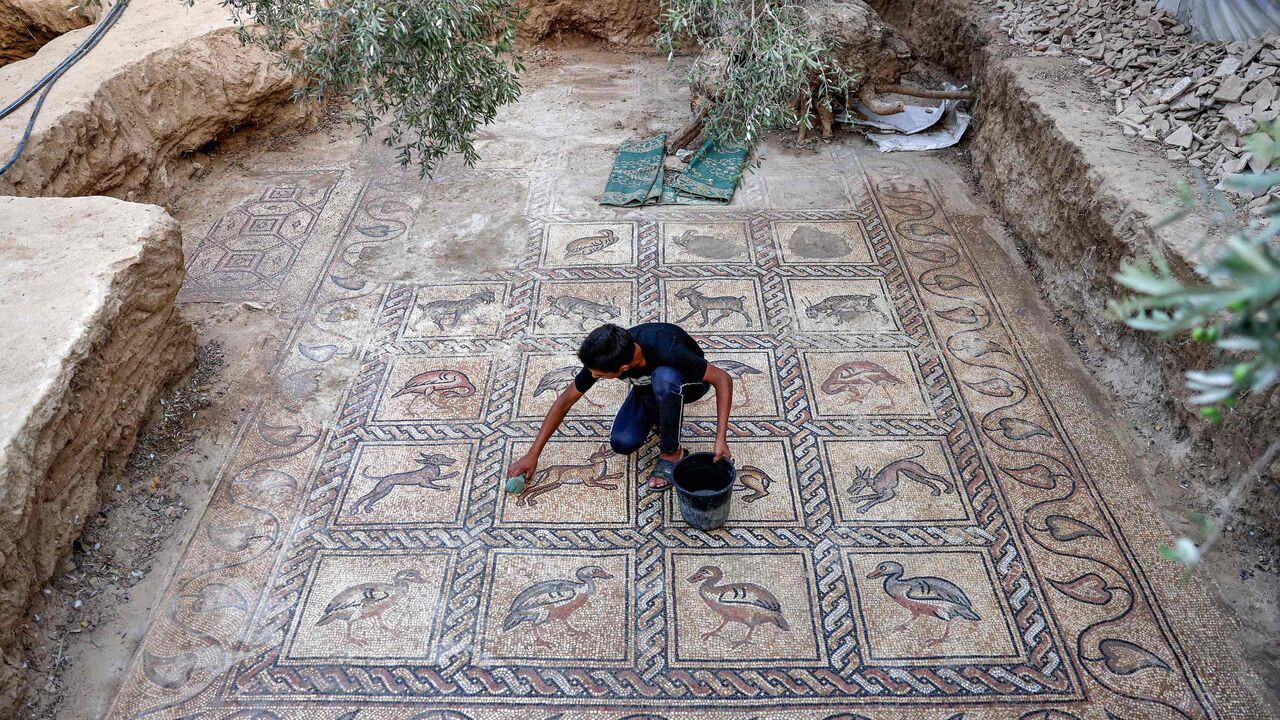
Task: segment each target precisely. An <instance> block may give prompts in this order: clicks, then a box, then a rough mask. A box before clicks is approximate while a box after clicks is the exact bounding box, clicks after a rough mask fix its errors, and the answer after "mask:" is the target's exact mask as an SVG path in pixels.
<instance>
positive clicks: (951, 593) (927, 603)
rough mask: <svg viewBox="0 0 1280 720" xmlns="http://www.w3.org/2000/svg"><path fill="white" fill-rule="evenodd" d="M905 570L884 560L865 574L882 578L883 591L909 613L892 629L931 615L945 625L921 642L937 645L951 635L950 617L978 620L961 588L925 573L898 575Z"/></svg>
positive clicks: (897, 564) (871, 578)
mask: <svg viewBox="0 0 1280 720" xmlns="http://www.w3.org/2000/svg"><path fill="white" fill-rule="evenodd" d="M904 572H905V570H904V569H903V567H902V564H901V563H896V562H893V561H892V560H886V561H885V562H882V563H880V564H879V565H877V566H876V569H875V570H873V571H871V573H869V574H868V575H867V579H868V580H874V579H876V578H884V591H885V593H887V594H888V595H889V598H890V599H892V600H893V601H894V602H895V603H897V604H899V605H901V606H902V607H903V608H905V609H907V610H909V611H910V612H911V617H910V618H908V619H907V621H906V622H904V623H902V624H901V625H898V626H897V627H895V628H894V630H896V631H898V632H905V631H906V630H907V629H908V628H910V627H911V625H912V624H914V623H915V621H916V620H918V619H920V618H922V617H934V618H937V619H939V620H941V621H943V622H945V623H946V624H947V627H946V630H944V631H943V633H942V637H939V638H933V639H931V640H928V641H926V642H925V646H926V647H933V646H934V645H941V644H942V643H944V642H946V641H947V638H949V637H951V623H952V621H953V620H957V619H960V620H970V621H973V622H977V621H979V620H981V619H982V616H981V615H979V614H978V613H977V612H975V611H974V609H973V602H972V601H971V600H969V596H968V595H965V594H964V590H961V589H960V586H959V585H956V584H955V583H953V582H951V581H950V580H944V579H942V578H939V577H932V576H929V575H921V576H920V577H909V578H904V577H902V575H903V573H904Z"/></svg>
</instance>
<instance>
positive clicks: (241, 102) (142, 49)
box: [0, 0, 319, 200]
mask: <svg viewBox="0 0 1280 720" xmlns="http://www.w3.org/2000/svg"><path fill="white" fill-rule="evenodd" d="M4 1H5V0H0V2H4ZM60 1H61V2H64V3H66V2H69V0H60ZM92 31H93V30H92V28H82V29H80V30H74V31H72V32H68V33H66V34H64V35H62V36H60V37H58V38H56V39H54V40H52V41H50V42H49V43H48V44H47V45H45V46H44V48H43V49H41V51H40V53H39V54H37V55H36V56H35V57H32V58H28V59H27V60H24V61H22V62H18V63H12V64H10V65H6V66H4V67H0V88H4V89H8V88H26V87H30V86H32V85H33V84H34V83H35V82H36V80H37V79H39V78H40V77H42V76H43V75H44V74H45V73H46V72H48V71H49V69H50V68H51V67H52V66H53V65H55V64H56V63H57V62H59V61H60V60H62V58H64V57H66V56H67V54H68V53H70V52H71V51H72V50H73V49H75V48H76V47H77V46H79V45H80V43H82V42H84V40H85V38H86V37H88V35H89V34H91V33H92ZM296 88H297V82H296V81H295V78H294V77H293V76H292V75H290V74H288V73H286V72H285V71H283V70H281V69H280V68H279V67H278V66H277V65H276V62H275V60H274V58H273V57H272V56H271V55H270V54H269V53H267V52H266V51H265V50H262V49H260V48H257V47H256V46H252V45H250V46H244V45H242V44H241V43H240V40H239V37H238V35H237V26H236V24H235V23H234V22H233V21H232V20H231V19H230V17H229V16H228V14H227V12H226V9H225V8H224V7H222V6H221V5H220V4H219V3H205V2H199V3H196V4H195V5H194V6H192V7H186V6H184V5H183V4H182V3H180V2H171V1H170V0H135V1H134V2H132V3H131V4H130V5H129V8H128V10H126V11H125V12H124V13H123V14H121V15H120V19H119V21H118V22H117V23H116V24H115V26H114V27H112V29H111V32H109V33H107V34H106V35H105V36H103V37H102V40H101V42H99V43H98V44H97V45H96V46H95V47H94V48H93V51H92V53H91V54H90V55H89V56H87V59H86V60H84V61H81V62H79V63H77V64H75V65H74V66H72V67H71V69H70V70H68V71H67V72H66V74H64V75H63V76H62V77H61V78H60V79H59V80H58V82H57V84H55V85H54V86H53V90H52V91H51V92H50V93H49V95H48V99H47V100H46V101H45V103H44V107H43V108H42V110H41V111H40V119H39V122H38V123H37V124H36V126H35V130H34V131H33V132H32V133H31V136H30V139H29V140H28V141H27V146H26V149H25V150H24V151H23V153H22V156H21V157H20V158H19V159H18V162H17V163H16V164H15V165H14V166H13V167H12V168H11V169H10V170H9V171H8V172H7V173H5V174H4V175H0V195H26V196H36V195H55V196H61V197H69V196H79V195H115V196H119V197H129V193H134V195H133V196H134V197H138V198H143V199H151V200H164V199H167V198H168V197H171V196H172V194H173V193H174V192H176V190H175V189H174V188H173V186H172V183H171V182H170V181H169V178H170V177H174V178H178V177H187V176H188V175H189V173H188V172H186V170H187V165H188V164H189V163H190V161H191V159H190V158H189V157H187V155H189V153H190V152H191V151H193V150H196V149H197V148H199V147H200V146H202V145H204V144H205V143H207V142H209V141H210V140H215V139H217V138H219V137H222V136H224V135H227V134H229V133H230V132H232V131H233V130H235V129H237V128H253V127H255V126H257V127H260V128H261V127H268V126H270V127H271V128H273V129H278V130H285V129H291V128H293V127H297V126H299V125H302V124H304V123H305V122H306V121H307V120H308V119H309V118H311V117H315V116H318V112H317V111H318V109H319V108H318V107H317V106H314V104H312V103H306V104H304V103H297V102H294V101H293V99H292V98H293V94H294V91H295V89H296ZM27 118H28V114H27V113H26V112H17V113H14V114H12V115H10V116H9V117H7V118H4V119H3V120H0V157H3V158H8V157H9V155H10V154H11V153H12V151H13V149H14V148H15V147H16V146H17V144H18V141H19V140H20V139H21V138H22V135H23V132H24V130H25V129H26V124H27Z"/></svg>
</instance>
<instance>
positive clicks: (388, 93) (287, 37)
mask: <svg viewBox="0 0 1280 720" xmlns="http://www.w3.org/2000/svg"><path fill="white" fill-rule="evenodd" d="M182 1H183V2H185V3H186V4H188V5H191V4H193V3H194V2H195V0H182ZM202 1H204V2H211V1H212V0H202ZM220 1H221V3H222V5H224V6H226V7H227V8H229V9H230V10H231V12H232V14H233V16H234V18H235V19H236V22H237V24H238V25H239V28H240V36H241V39H242V40H244V41H245V42H248V43H253V44H256V45H259V46H261V47H263V48H266V49H267V50H269V51H271V52H272V53H273V54H274V55H275V56H276V57H277V58H278V60H279V62H280V65H281V66H282V67H283V68H285V69H286V70H288V71H290V72H292V73H294V74H295V75H296V76H297V77H298V78H299V80H300V83H301V87H300V94H301V95H302V96H303V97H307V98H312V99H325V98H329V97H333V96H337V95H344V96H346V97H348V98H349V99H350V101H351V105H350V108H351V109H350V112H349V116H348V120H349V121H350V122H352V123H353V124H355V125H358V126H359V127H360V128H361V130H362V131H363V133H364V135H365V137H368V136H370V135H372V134H373V131H374V130H375V129H376V128H378V127H379V126H381V125H384V124H385V125H386V127H387V134H386V136H385V137H384V138H383V142H385V143H386V144H387V145H388V146H390V147H394V148H396V149H397V150H398V159H399V161H400V162H401V163H402V164H405V165H408V164H410V163H414V162H416V163H417V165H418V168H419V172H420V174H422V175H423V176H425V175H427V174H429V173H430V172H431V170H432V169H433V168H434V167H436V165H437V164H438V163H439V161H440V160H441V159H442V158H444V157H445V156H446V155H450V154H452V153H460V154H461V155H462V157H463V159H464V160H465V161H466V162H467V164H469V165H470V164H473V163H474V162H475V161H476V160H477V159H478V155H477V153H476V149H475V145H474V144H473V138H474V135H475V132H476V130H477V129H479V128H480V127H481V126H483V125H486V124H488V123H490V122H492V121H493V119H494V118H495V117H496V115H497V112H498V110H499V108H501V107H502V106H503V105H506V104H507V103H510V102H513V101H515V100H516V99H517V98H518V97H519V96H520V83H519V79H518V77H519V74H520V72H522V71H523V69H524V66H523V64H522V63H521V61H520V57H519V55H518V53H517V52H516V47H515V40H516V30H517V27H518V24H519V21H520V18H521V14H522V12H521V11H520V10H519V9H518V8H517V7H516V6H515V3H514V0H220ZM101 2H102V0H83V4H94V5H97V4H100V3H101Z"/></svg>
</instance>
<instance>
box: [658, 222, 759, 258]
mask: <svg viewBox="0 0 1280 720" xmlns="http://www.w3.org/2000/svg"><path fill="white" fill-rule="evenodd" d="M662 262H664V263H666V264H668V265H675V264H680V263H684V264H690V265H706V264H708V263H749V262H751V243H750V242H749V241H748V240H747V225H746V223H741V222H715V223H676V222H665V223H662Z"/></svg>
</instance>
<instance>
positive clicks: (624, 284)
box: [530, 280, 636, 336]
mask: <svg viewBox="0 0 1280 720" xmlns="http://www.w3.org/2000/svg"><path fill="white" fill-rule="evenodd" d="M635 298H636V286H635V283H634V282H633V281H629V280H602V281H581V280H575V281H571V282H557V281H544V282H540V283H538V290H537V298H536V299H535V301H534V312H533V328H531V329H530V333H531V334H533V335H574V336H582V335H585V334H586V333H588V332H590V331H592V330H594V329H596V328H597V327H599V326H600V325H603V324H605V323H613V324H615V325H621V326H623V327H630V326H631V325H634V324H635V317H636V311H635V305H636V302H635Z"/></svg>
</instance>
